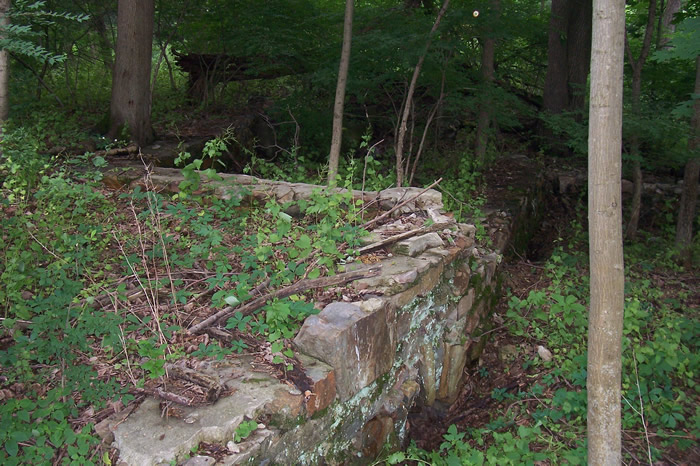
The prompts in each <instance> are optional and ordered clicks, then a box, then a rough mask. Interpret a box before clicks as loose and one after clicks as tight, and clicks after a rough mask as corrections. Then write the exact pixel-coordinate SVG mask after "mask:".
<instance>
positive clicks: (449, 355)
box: [437, 341, 471, 404]
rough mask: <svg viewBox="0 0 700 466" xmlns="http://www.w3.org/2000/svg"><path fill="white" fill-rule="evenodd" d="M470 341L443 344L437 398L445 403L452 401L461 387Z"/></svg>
mask: <svg viewBox="0 0 700 466" xmlns="http://www.w3.org/2000/svg"><path fill="white" fill-rule="evenodd" d="M470 344H471V342H470V341H467V342H465V343H463V344H461V345H459V344H458V345H450V344H445V355H444V359H443V361H442V372H441V374H440V388H439V390H438V392H437V398H438V399H439V400H440V401H444V402H446V403H449V404H451V403H454V401H455V400H456V399H457V396H458V395H459V392H460V390H461V389H462V377H463V376H464V366H465V365H466V364H467V350H468V349H469V345H470Z"/></svg>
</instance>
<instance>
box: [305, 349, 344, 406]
mask: <svg viewBox="0 0 700 466" xmlns="http://www.w3.org/2000/svg"><path fill="white" fill-rule="evenodd" d="M298 358H299V361H301V363H302V365H303V366H304V372H306V375H307V376H308V377H309V379H310V380H311V383H312V385H311V394H308V395H307V394H304V395H305V398H306V415H307V416H309V417H310V416H313V415H314V414H316V413H317V412H318V411H321V410H324V409H326V408H327V407H328V406H330V404H331V403H333V401H334V400H335V396H336V390H335V371H334V370H333V368H332V367H331V366H329V365H327V364H324V363H322V362H321V361H319V360H318V359H315V358H312V357H309V356H307V355H305V354H299V355H298Z"/></svg>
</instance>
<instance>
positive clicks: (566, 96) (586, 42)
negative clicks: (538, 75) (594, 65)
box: [541, 0, 592, 154]
mask: <svg viewBox="0 0 700 466" xmlns="http://www.w3.org/2000/svg"><path fill="white" fill-rule="evenodd" d="M591 8H592V7H591V0H552V9H551V15H550V18H549V32H548V40H547V74H546V76H545V83H544V90H543V94H542V107H543V109H544V110H545V111H546V112H549V113H551V114H558V113H562V112H565V111H571V112H574V113H575V115H576V119H577V120H578V121H581V120H582V118H583V114H584V112H585V102H586V92H585V91H586V84H587V82H588V73H589V69H590V68H589V67H590V59H591ZM541 134H542V136H543V137H544V138H545V139H549V140H550V142H551V144H552V148H553V150H554V151H555V152H558V153H561V154H568V153H569V150H568V148H566V146H565V144H563V143H562V142H560V141H555V140H554V139H553V135H552V132H551V131H550V130H549V129H547V128H542V130H541Z"/></svg>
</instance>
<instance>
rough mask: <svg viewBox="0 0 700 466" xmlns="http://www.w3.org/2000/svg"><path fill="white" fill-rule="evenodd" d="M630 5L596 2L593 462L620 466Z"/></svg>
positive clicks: (591, 169) (591, 159) (591, 190)
mask: <svg viewBox="0 0 700 466" xmlns="http://www.w3.org/2000/svg"><path fill="white" fill-rule="evenodd" d="M624 36H625V2H624V0H594V1H593V38H592V54H591V92H590V109H589V112H590V113H589V115H590V116H589V129H588V131H589V132H588V228H589V241H590V245H589V256H590V288H591V290H590V293H591V299H590V312H589V320H588V375H587V390H588V416H587V425H588V463H589V464H595V465H619V464H620V463H621V461H622V453H621V446H622V442H621V422H620V411H621V409H620V408H621V400H620V395H621V393H620V391H621V367H622V362H621V359H622V357H621V356H622V354H621V353H622V317H623V309H624V283H625V280H624V279H625V277H624V270H625V269H624V259H623V254H622V210H621V196H622V193H621V186H620V184H621V175H622V161H621V154H620V146H621V144H622V93H623V81H622V79H623V65H624Z"/></svg>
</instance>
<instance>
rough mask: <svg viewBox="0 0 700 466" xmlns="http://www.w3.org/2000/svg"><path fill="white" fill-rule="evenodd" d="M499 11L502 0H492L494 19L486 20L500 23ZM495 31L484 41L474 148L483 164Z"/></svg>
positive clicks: (490, 30)
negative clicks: (480, 96) (480, 90)
mask: <svg viewBox="0 0 700 466" xmlns="http://www.w3.org/2000/svg"><path fill="white" fill-rule="evenodd" d="M499 10H500V0H491V12H492V13H493V17H492V18H486V19H487V20H488V21H491V22H494V21H498V16H499ZM493 30H494V28H493V27H488V29H487V30H486V31H485V34H484V38H483V40H482V50H481V79H482V84H483V94H484V96H483V97H482V99H481V104H480V106H479V115H478V117H477V126H476V141H475V147H474V153H475V155H476V159H477V160H478V161H479V163H483V162H484V160H485V159H486V147H487V146H488V140H489V126H490V124H491V99H490V97H489V95H490V92H491V84H492V83H493V79H494V74H495V68H494V56H495V54H496V39H495V38H494V37H493Z"/></svg>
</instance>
